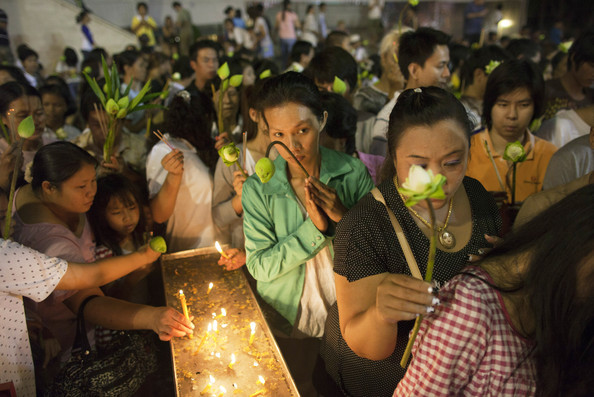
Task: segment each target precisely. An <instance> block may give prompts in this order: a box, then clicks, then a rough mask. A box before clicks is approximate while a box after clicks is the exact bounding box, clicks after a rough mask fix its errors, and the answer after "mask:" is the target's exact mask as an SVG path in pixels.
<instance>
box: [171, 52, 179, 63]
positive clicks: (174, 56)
mask: <svg viewBox="0 0 594 397" xmlns="http://www.w3.org/2000/svg"><path fill="white" fill-rule="evenodd" d="M171 58H173V60H174V61H177V60H178V59H179V54H178V53H177V52H174V53H173V55H172V56H171Z"/></svg>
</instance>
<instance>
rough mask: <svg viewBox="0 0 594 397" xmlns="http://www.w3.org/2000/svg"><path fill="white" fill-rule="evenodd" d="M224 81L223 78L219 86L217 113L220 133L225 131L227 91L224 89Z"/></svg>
mask: <svg viewBox="0 0 594 397" xmlns="http://www.w3.org/2000/svg"><path fill="white" fill-rule="evenodd" d="M223 82H224V80H221V85H220V86H219V101H218V102H219V111H218V114H217V118H218V123H219V135H220V134H222V133H223V129H224V127H225V126H224V125H223V95H225V91H224V90H223Z"/></svg>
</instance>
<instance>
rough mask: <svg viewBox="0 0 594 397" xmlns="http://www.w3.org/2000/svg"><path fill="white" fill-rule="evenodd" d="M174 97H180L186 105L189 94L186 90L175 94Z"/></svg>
mask: <svg viewBox="0 0 594 397" xmlns="http://www.w3.org/2000/svg"><path fill="white" fill-rule="evenodd" d="M175 95H176V96H180V97H182V99H183V100H184V102H186V103H190V93H189V92H188V91H186V90H181V91H180V92H178V93H177V94H175Z"/></svg>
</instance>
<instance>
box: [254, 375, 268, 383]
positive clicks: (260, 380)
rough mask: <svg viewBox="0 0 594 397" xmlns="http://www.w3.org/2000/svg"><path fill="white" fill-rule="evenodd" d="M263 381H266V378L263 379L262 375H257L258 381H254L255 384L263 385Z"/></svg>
mask: <svg viewBox="0 0 594 397" xmlns="http://www.w3.org/2000/svg"><path fill="white" fill-rule="evenodd" d="M264 383H266V380H264V377H263V376H262V375H258V381H257V382H256V384H257V385H263V384H264Z"/></svg>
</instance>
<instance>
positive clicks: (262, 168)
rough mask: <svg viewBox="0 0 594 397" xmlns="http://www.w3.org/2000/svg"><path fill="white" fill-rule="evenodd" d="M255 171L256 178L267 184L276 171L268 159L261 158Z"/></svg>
mask: <svg viewBox="0 0 594 397" xmlns="http://www.w3.org/2000/svg"><path fill="white" fill-rule="evenodd" d="M255 169H256V175H258V178H260V181H262V183H268V181H269V180H270V179H271V178H272V177H273V176H274V172H275V171H276V168H275V167H274V163H273V162H272V160H270V159H269V158H268V157H262V158H261V159H260V160H258V162H257V163H256V167H255Z"/></svg>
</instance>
